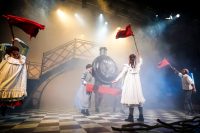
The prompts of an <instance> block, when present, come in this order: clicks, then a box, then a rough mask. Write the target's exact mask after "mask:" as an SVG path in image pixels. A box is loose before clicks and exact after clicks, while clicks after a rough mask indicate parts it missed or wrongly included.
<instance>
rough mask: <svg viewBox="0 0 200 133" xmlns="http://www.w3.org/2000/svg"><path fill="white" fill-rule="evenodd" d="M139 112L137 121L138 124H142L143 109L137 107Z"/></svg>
mask: <svg viewBox="0 0 200 133" xmlns="http://www.w3.org/2000/svg"><path fill="white" fill-rule="evenodd" d="M138 110H139V118H138V119H137V120H138V121H140V122H144V117H143V107H140V106H139V107H138Z"/></svg>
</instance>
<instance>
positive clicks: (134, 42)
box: [132, 35, 139, 55]
mask: <svg viewBox="0 0 200 133" xmlns="http://www.w3.org/2000/svg"><path fill="white" fill-rule="evenodd" d="M132 37H133V39H134V43H135V48H136V50H137V53H138V55H139V51H138V48H137V44H136V40H135V37H134V35H132Z"/></svg>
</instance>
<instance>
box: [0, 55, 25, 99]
mask: <svg viewBox="0 0 200 133" xmlns="http://www.w3.org/2000/svg"><path fill="white" fill-rule="evenodd" d="M25 61H26V57H25V56H24V55H20V60H18V59H14V58H13V57H11V56H9V55H5V60H3V61H2V62H1V63H0V99H18V98H21V97H23V96H26V95H27V92H26V86H27V69H26V63H25Z"/></svg>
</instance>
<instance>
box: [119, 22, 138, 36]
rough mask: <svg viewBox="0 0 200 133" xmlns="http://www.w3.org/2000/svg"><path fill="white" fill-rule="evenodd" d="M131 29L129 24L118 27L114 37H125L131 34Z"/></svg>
mask: <svg viewBox="0 0 200 133" xmlns="http://www.w3.org/2000/svg"><path fill="white" fill-rule="evenodd" d="M133 35H134V34H133V31H132V29H131V25H130V24H129V25H127V26H126V28H125V29H120V30H119V31H118V32H117V34H116V39H118V38H125V37H129V36H133Z"/></svg>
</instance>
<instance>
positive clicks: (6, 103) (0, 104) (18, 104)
mask: <svg viewBox="0 0 200 133" xmlns="http://www.w3.org/2000/svg"><path fill="white" fill-rule="evenodd" d="M22 104H23V101H14V102H0V107H3V106H12V107H17V106H21V105H22Z"/></svg>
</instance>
